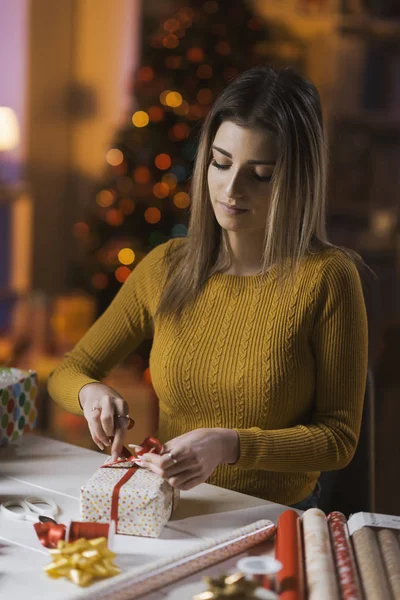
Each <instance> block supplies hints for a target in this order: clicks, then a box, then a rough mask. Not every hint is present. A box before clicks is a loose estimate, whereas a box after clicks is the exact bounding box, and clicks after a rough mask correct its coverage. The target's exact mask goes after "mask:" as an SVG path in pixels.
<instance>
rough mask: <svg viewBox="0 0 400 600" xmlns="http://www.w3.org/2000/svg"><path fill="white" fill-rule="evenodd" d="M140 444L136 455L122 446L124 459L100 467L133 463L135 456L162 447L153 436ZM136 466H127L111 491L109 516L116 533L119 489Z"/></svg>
mask: <svg viewBox="0 0 400 600" xmlns="http://www.w3.org/2000/svg"><path fill="white" fill-rule="evenodd" d="M140 445H141V446H142V449H141V450H140V452H138V453H137V454H136V455H133V454H131V453H130V452H129V450H128V449H127V448H125V447H124V448H123V451H122V453H123V455H124V460H121V459H118V460H115V461H113V462H110V463H106V464H104V465H102V466H101V468H109V467H115V466H116V465H120V464H121V463H126V462H131V463H133V462H134V461H135V460H136V457H137V456H141V455H142V454H147V453H148V452H153V454H161V451H162V448H163V446H162V444H161V442H159V441H158V440H157V438H153V437H147V438H146V439H145V440H144V442H142V443H141V444H140ZM138 468H139V467H138V465H133V466H132V467H128V470H127V472H126V473H125V475H124V476H123V477H121V479H120V480H119V481H118V483H117V484H116V485H115V486H114V489H113V493H112V500H111V517H110V519H111V520H113V521H115V523H116V533H118V503H119V491H120V489H121V488H122V486H123V485H124V484H125V483H126V482H127V481H129V479H130V478H131V477H133V475H134V474H135V473H136V471H137V470H138Z"/></svg>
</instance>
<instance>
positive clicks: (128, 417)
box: [115, 414, 135, 429]
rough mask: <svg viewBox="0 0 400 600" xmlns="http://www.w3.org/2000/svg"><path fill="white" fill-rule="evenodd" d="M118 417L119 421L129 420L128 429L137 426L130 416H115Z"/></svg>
mask: <svg viewBox="0 0 400 600" xmlns="http://www.w3.org/2000/svg"><path fill="white" fill-rule="evenodd" d="M115 416H116V417H117V419H128V429H132V427H133V426H134V425H135V421H134V420H133V419H132V417H131V416H130V415H129V414H128V415H115Z"/></svg>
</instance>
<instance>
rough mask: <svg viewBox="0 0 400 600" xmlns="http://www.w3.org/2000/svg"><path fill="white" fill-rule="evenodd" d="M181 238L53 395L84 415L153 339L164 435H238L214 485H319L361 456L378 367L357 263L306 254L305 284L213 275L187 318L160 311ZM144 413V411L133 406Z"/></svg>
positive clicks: (113, 308)
mask: <svg viewBox="0 0 400 600" xmlns="http://www.w3.org/2000/svg"><path fill="white" fill-rule="evenodd" d="M172 243H181V240H175V241H173V240H171V241H169V242H167V243H166V244H162V245H160V246H158V247H157V248H155V249H154V250H152V251H151V252H150V253H149V254H148V255H147V256H146V257H145V258H144V259H143V260H142V261H141V262H140V263H139V265H138V266H137V267H136V268H135V269H134V271H133V273H132V274H131V276H130V277H129V278H128V280H127V281H126V282H125V284H124V285H123V286H122V288H121V290H120V292H119V293H118V295H117V296H116V298H115V299H114V301H113V302H112V303H111V305H110V306H109V308H108V309H107V310H106V311H105V313H104V314H103V315H102V316H101V317H100V318H99V319H98V321H97V322H96V323H95V324H94V325H93V326H92V328H91V329H90V330H89V331H88V332H87V334H86V335H85V336H84V337H83V339H82V340H81V341H80V342H79V343H78V344H77V346H76V347H75V348H74V349H73V350H72V352H71V353H69V354H67V355H66V357H65V360H64V361H63V363H62V364H61V365H60V366H59V367H58V368H57V369H56V371H55V372H54V373H53V375H52V376H51V377H50V380H49V391H50V394H51V396H52V397H53V399H54V400H55V401H56V402H58V403H59V404H60V405H61V406H63V407H64V408H66V409H67V410H69V411H71V412H74V413H81V412H82V411H81V408H80V405H79V401H78V394H79V390H80V389H81V388H82V386H84V385H85V384H87V383H90V382H94V381H99V380H101V379H102V378H103V377H104V376H105V375H106V373H107V372H108V371H109V370H110V369H111V368H112V367H113V366H114V365H115V364H116V363H118V362H120V361H121V360H122V359H123V358H124V357H126V356H127V355H128V354H130V353H131V352H132V351H133V350H134V349H135V348H136V347H137V346H138V344H139V343H140V342H141V341H142V340H143V339H145V338H153V346H152V351H151V357H150V372H151V378H152V383H153V386H154V389H155V391H156V394H157V396H158V398H159V405H160V421H159V431H158V433H157V435H158V437H159V439H160V440H161V441H162V442H166V441H168V440H170V439H172V438H174V437H176V436H179V435H181V434H182V433H184V432H187V431H190V430H193V429H197V428H199V427H225V428H232V429H235V430H236V431H237V432H238V435H239V439H240V458H239V460H238V462H237V463H236V464H235V465H220V466H219V467H218V468H217V469H216V470H215V471H214V473H213V474H212V476H211V477H210V478H209V480H208V482H209V483H212V484H215V485H219V486H222V487H225V488H229V489H232V490H237V491H239V492H243V493H245V494H251V495H254V496H258V497H260V498H265V499H268V500H272V501H274V502H279V503H282V504H288V505H290V504H294V503H296V502H299V501H300V500H303V499H304V498H306V497H307V496H308V495H309V494H310V493H311V492H312V490H313V489H314V487H315V484H316V481H317V479H318V476H319V472H320V471H321V470H331V469H338V468H341V467H344V466H345V465H346V464H347V463H348V462H349V461H350V459H351V458H352V455H353V453H354V450H355V447H356V444H357V440H358V435H359V429H360V422H361V413H362V406H363V397H364V390H365V382H366V370H367V322H366V312H365V306H364V300H363V294H362V289H361V284H360V279H359V276H358V273H357V269H356V267H355V266H354V264H353V263H352V261H351V260H350V259H349V258H347V257H346V256H345V255H344V254H343V253H342V252H341V251H340V250H337V249H328V250H324V251H323V252H321V253H319V254H315V255H310V256H308V257H307V258H306V259H304V261H303V265H302V267H301V269H300V272H299V275H298V277H297V279H296V282H295V284H294V285H293V284H292V286H291V287H289V284H288V286H287V287H284V288H282V287H281V286H280V287H279V286H278V285H277V281H276V275H275V271H274V270H273V269H272V270H271V271H270V273H269V275H268V278H267V280H264V282H262V285H261V286H260V276H257V275H255V276H249V277H246V276H236V275H227V274H216V275H213V276H211V277H210V278H209V279H208V280H207V282H206V284H205V286H204V288H203V290H202V292H201V294H200V296H199V297H198V299H197V301H196V302H195V304H194V306H193V307H192V308H191V309H190V310H189V309H187V310H185V311H184V314H183V318H182V320H181V322H180V324H176V323H175V322H174V321H173V320H172V319H162V320H157V321H156V322H155V325H154V332H153V315H154V312H155V309H156V306H157V301H158V298H159V294H160V290H161V280H162V275H163V272H164V268H163V257H164V254H165V251H166V249H167V248H168V246H169V244H172ZM130 412H131V414H132V415H133V416H134V415H135V407H134V406H131V407H130Z"/></svg>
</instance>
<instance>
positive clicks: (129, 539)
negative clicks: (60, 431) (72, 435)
mask: <svg viewBox="0 0 400 600" xmlns="http://www.w3.org/2000/svg"><path fill="white" fill-rule="evenodd" d="M103 462H104V455H103V454H101V453H100V452H95V451H92V450H86V449H83V448H79V447H77V446H73V445H71V444H65V443H63V442H58V441H56V440H52V439H49V438H45V437H42V436H38V435H33V434H29V435H25V436H23V437H21V438H20V439H19V440H18V441H16V442H14V443H12V444H10V445H9V446H6V447H3V448H0V502H4V501H5V500H15V499H21V498H23V497H24V496H27V495H41V496H47V497H49V498H52V499H53V500H54V501H55V502H56V503H57V505H58V506H59V507H60V514H59V515H58V517H57V520H58V522H60V523H66V522H67V521H68V520H75V521H79V520H80V516H79V493H80V488H81V486H82V485H83V484H84V483H85V481H87V480H88V479H89V478H90V477H91V476H92V474H93V473H94V471H95V470H96V469H97V468H98V467H99V466H100V465H101V464H103ZM286 508H287V507H285V506H281V505H279V504H274V503H272V502H267V501H265V500H261V499H260V498H254V497H252V496H247V495H244V494H239V493H237V492H232V491H230V490H225V489H223V488H219V487H216V486H213V485H208V484H206V483H203V484H201V485H199V486H197V487H196V488H194V489H193V490H190V491H187V492H182V493H181V500H180V503H179V506H178V508H177V510H176V511H175V512H174V514H173V516H172V518H171V520H170V521H169V523H168V525H167V526H166V527H165V529H164V531H163V533H162V535H161V536H160V537H159V538H157V539H154V538H141V537H135V536H123V535H117V536H115V547H114V549H115V551H116V552H117V553H118V556H117V558H116V559H115V562H116V564H118V566H119V567H120V568H121V569H122V570H123V572H126V571H128V570H129V568H132V567H137V566H139V565H141V564H145V563H148V562H151V561H152V560H155V559H158V558H161V557H163V556H168V555H170V556H171V555H172V554H175V553H179V552H180V551H183V550H185V549H186V548H191V547H195V546H196V545H197V544H198V543H199V542H200V541H201V540H204V539H213V538H216V537H220V536H221V535H224V534H226V533H230V532H231V531H233V530H234V529H237V528H238V527H243V526H245V525H249V524H250V523H252V522H254V521H258V520H259V519H270V520H271V521H273V522H275V523H276V521H277V518H278V516H279V515H280V513H281V512H283V511H284V510H286ZM270 549H272V546H270ZM238 558H239V557H233V558H232V559H229V560H228V561H225V563H223V570H222V571H221V566H219V567H218V566H217V567H213V568H212V569H207V574H210V575H213V574H214V573H217V572H219V573H221V572H227V571H229V570H232V569H234V567H235V564H236V562H237V560H238ZM49 562H50V561H49V555H48V552H47V550H46V549H45V548H43V546H41V545H40V543H39V540H38V538H37V536H36V533H35V531H34V528H33V525H32V523H30V522H28V521H15V520H9V519H7V518H5V517H4V515H2V514H1V513H0V597H1V598H4V599H7V600H8V599H12V600H27V599H32V600H34V599H36V598H40V599H42V600H45V599H49V600H50V599H51V600H61V599H62V600H65V599H68V598H72V597H74V598H76V597H84V596H85V592H86V590H85V588H78V586H75V585H74V584H72V583H71V582H69V581H67V580H64V579H56V580H54V579H51V578H50V577H48V576H47V575H46V574H45V573H44V572H43V570H42V569H43V566H45V565H46V564H48V563H49ZM201 578H202V573H197V574H195V575H193V576H191V577H187V578H185V579H184V580H181V581H180V582H176V583H175V584H171V585H170V586H167V587H166V588H164V589H163V590H162V591H161V590H160V591H158V592H154V593H153V594H147V596H146V598H147V600H156V599H161V598H164V600H166V598H168V595H169V594H170V593H171V591H173V590H176V588H178V587H179V586H180V585H183V584H186V583H188V582H191V581H199V580H201ZM110 581H111V579H110ZM91 587H92V586H91Z"/></svg>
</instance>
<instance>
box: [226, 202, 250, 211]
mask: <svg viewBox="0 0 400 600" xmlns="http://www.w3.org/2000/svg"><path fill="white" fill-rule="evenodd" d="M220 204H222V206H223V207H224V208H226V209H228V210H232V211H238V212H245V211H247V210H248V209H247V208H241V207H240V206H236V205H231V204H225V202H220Z"/></svg>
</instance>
